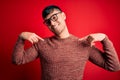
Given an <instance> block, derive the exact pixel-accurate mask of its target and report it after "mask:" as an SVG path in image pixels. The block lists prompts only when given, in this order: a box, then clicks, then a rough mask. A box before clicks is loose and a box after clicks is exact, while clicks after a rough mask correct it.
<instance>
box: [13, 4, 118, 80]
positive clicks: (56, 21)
mask: <svg viewBox="0 0 120 80" xmlns="http://www.w3.org/2000/svg"><path fill="white" fill-rule="evenodd" d="M42 16H43V19H44V24H45V25H47V26H48V28H49V29H50V30H51V31H52V32H53V33H54V34H55V35H54V36H52V37H49V38H44V39H43V38H41V37H39V36H38V35H37V34H35V33H32V32H22V33H21V34H20V36H19V38H18V40H17V42H16V45H15V48H14V51H13V55H12V60H13V63H14V64H18V65H20V64H25V63H28V62H31V61H33V60H35V59H37V58H40V61H41V66H42V80H82V77H83V72H84V68H85V64H86V62H87V61H88V60H90V61H91V62H92V63H94V64H96V65H97V66H100V67H102V68H104V69H106V70H109V71H118V70H120V63H119V59H118V56H117V53H116V51H115V49H114V46H113V44H112V42H111V41H110V40H109V38H108V37H107V36H106V35H105V34H103V33H95V34H90V35H88V36H86V37H84V38H78V37H76V36H74V35H72V34H70V33H69V31H68V29H67V25H66V22H65V20H66V15H65V13H64V12H62V10H61V9H60V8H59V7H57V6H54V5H51V6H48V7H46V8H45V9H44V10H43V13H42ZM26 40H28V41H30V42H31V43H32V44H33V45H32V47H30V48H28V49H27V50H24V42H25V41H26ZM96 41H100V42H101V44H102V45H103V50H104V51H100V50H99V49H97V48H96V47H95V46H94V45H93V44H94V42H96Z"/></svg>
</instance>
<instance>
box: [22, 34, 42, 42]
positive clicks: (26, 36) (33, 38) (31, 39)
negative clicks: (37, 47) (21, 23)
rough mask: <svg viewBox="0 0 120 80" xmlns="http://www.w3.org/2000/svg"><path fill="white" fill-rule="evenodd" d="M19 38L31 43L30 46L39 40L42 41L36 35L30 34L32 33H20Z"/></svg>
mask: <svg viewBox="0 0 120 80" xmlns="http://www.w3.org/2000/svg"><path fill="white" fill-rule="evenodd" d="M20 38H22V39H24V40H28V41H29V42H31V43H32V44H34V43H37V42H38V41H39V40H42V41H44V39H42V38H41V37H39V36H38V35H37V34H35V33H32V32H22V33H21V34H20Z"/></svg>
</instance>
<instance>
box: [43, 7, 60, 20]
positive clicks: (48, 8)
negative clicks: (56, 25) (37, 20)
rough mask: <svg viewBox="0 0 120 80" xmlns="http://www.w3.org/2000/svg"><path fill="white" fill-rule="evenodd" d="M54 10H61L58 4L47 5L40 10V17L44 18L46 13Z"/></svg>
mask: <svg viewBox="0 0 120 80" xmlns="http://www.w3.org/2000/svg"><path fill="white" fill-rule="evenodd" d="M54 10H58V11H61V12H62V10H61V9H60V8H59V7H58V6H55V5H50V6H47V7H46V8H44V9H43V11H42V18H43V19H44V18H46V17H47V15H48V14H50V13H52V12H53V11H54Z"/></svg>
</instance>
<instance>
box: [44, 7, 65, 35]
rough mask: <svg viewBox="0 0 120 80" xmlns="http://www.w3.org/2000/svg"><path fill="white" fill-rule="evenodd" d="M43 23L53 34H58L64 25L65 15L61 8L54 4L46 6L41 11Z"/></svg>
mask: <svg viewBox="0 0 120 80" xmlns="http://www.w3.org/2000/svg"><path fill="white" fill-rule="evenodd" d="M42 17H43V19H44V24H45V25H47V26H48V27H49V29H50V30H51V31H52V32H54V33H55V34H57V35H59V34H60V33H62V32H63V31H64V29H65V27H66V22H65V19H66V15H65V13H64V12H62V10H61V9H60V8H59V7H57V6H54V5H51V6H48V7H46V8H45V9H44V10H43V12H42Z"/></svg>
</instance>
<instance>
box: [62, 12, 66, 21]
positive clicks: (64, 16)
mask: <svg viewBox="0 0 120 80" xmlns="http://www.w3.org/2000/svg"><path fill="white" fill-rule="evenodd" d="M62 16H63V19H64V20H65V19H66V15H65V13H64V12H62Z"/></svg>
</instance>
